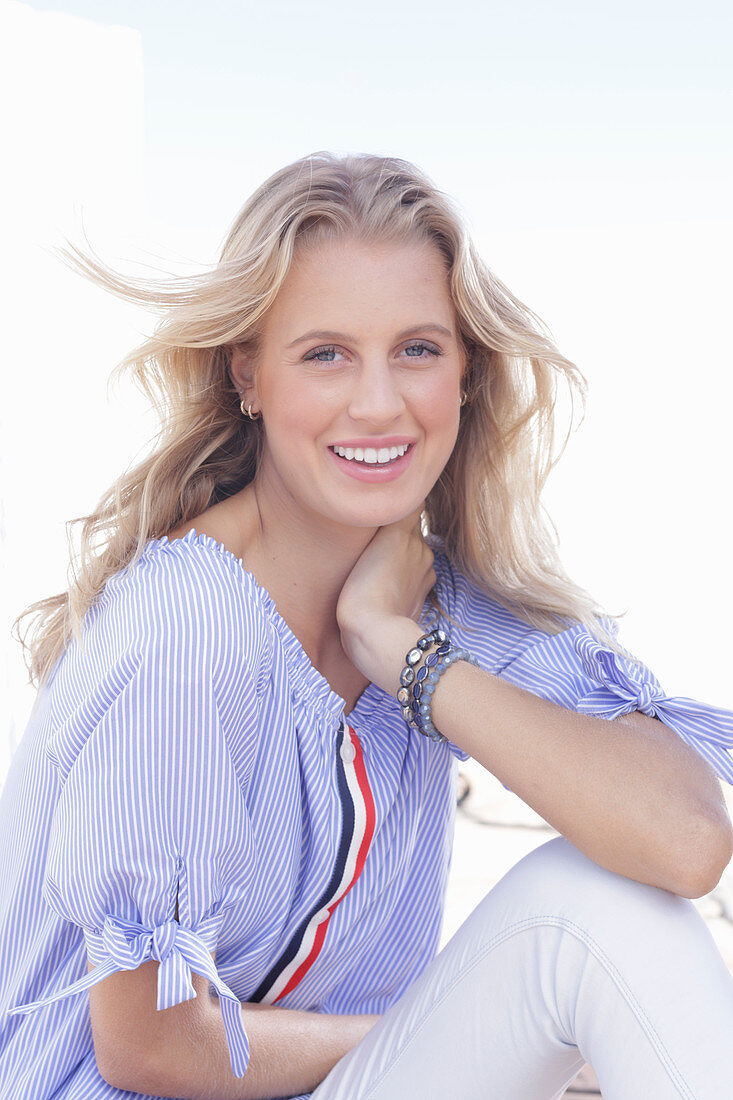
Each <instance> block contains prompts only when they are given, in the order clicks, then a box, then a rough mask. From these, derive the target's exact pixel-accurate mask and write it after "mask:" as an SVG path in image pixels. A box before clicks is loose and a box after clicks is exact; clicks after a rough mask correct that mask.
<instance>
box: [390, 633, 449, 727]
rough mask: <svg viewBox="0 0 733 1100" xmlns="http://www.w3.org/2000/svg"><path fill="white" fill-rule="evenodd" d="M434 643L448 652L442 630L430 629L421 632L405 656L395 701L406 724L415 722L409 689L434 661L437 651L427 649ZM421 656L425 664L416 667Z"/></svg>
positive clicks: (422, 677) (423, 676)
mask: <svg viewBox="0 0 733 1100" xmlns="http://www.w3.org/2000/svg"><path fill="white" fill-rule="evenodd" d="M434 645H435V646H437V647H438V651H439V650H440V649H441V647H442V646H444V647H445V649H444V650H443V652H445V653H447V652H448V649H449V648H450V640H449V638H448V635H447V634H446V633H445V631H444V630H431V631H430V633H428V634H423V636H422V637H421V638H418V640H417V641H416V643H415V645H414V646H413V648H412V649H411V650H410V652H409V653H408V654H407V655H406V657H405V661H406V662H407V663H406V665H405V667H404V668H403V669H402V672H401V674H400V685H401V687H400V690H399V691H398V692H397V701H398V702H399V703H400V705H401V707H402V716H403V718H404V719H405V721H406V722H407V723H408V725H414V724H415V723H414V720H413V710H412V707H411V702H412V698H413V697H412V692H411V690H410V689H411V687H412V685H413V684H415V682H416V681H417V682H420V681H421V680H423V679H424V678H425V676H427V669H429V668H430V667H431V666H432V665H434V664H435V663H436V660H437V651H436V653H428V650H430V649H431V647H432V646H434ZM423 658H425V665H423V666H422V667H420V668H418V667H417V666H418V665H419V664H420V662H421V661H422V659H423ZM423 669H426V671H423ZM418 678H419V679H418Z"/></svg>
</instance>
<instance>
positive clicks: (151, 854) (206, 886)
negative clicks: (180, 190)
mask: <svg viewBox="0 0 733 1100" xmlns="http://www.w3.org/2000/svg"><path fill="white" fill-rule="evenodd" d="M436 550H437V548H436ZM436 572H437V574H438V592H439V596H440V600H441V605H442V607H443V609H444V611H445V616H442V615H441V616H440V617H437V616H436V615H435V614H434V613H430V614H429V613H427V612H426V616H425V620H424V621H425V623H426V625H429V626H433V625H436V624H437V623H440V625H442V626H443V627H444V628H445V629H447V630H448V631H449V633H450V634H451V637H452V638H453V639H454V640H455V641H456V642H457V644H459V645H462V646H465V647H466V648H468V649H470V650H471V651H472V652H473V653H475V654H476V656H477V658H478V660H479V662H480V663H481V664H482V666H483V667H484V668H486V669H487V670H489V671H490V672H493V673H495V674H497V675H499V676H501V677H503V678H505V679H507V680H509V681H511V682H512V683H515V684H518V685H519V686H521V687H524V688H526V689H527V690H529V691H532V692H534V693H536V694H538V695H542V696H544V697H545V698H548V699H552V700H553V701H554V702H557V703H559V704H561V705H563V706H566V707H569V708H572V709H576V710H580V711H582V712H584V713H589V714H598V715H601V716H603V717H606V718H613V717H616V716H617V715H619V714H623V713H626V712H628V711H630V710H633V709H641V710H644V711H645V713H649V714H656V715H658V716H659V717H660V718H661V719H662V721H664V722H665V723H667V724H668V725H669V726H671V727H672V728H673V729H675V730H676V731H677V732H678V733H679V734H680V736H682V737H683V738H684V739H685V740H686V741H687V742H688V743H690V744H692V745H694V746H695V748H697V749H698V751H700V752H701V753H702V754H703V755H704V756H705V757H706V758H707V759H708V760H709V761H710V762H711V763H712V764H713V766H714V767H715V768H716V770H717V772H718V774H719V775H721V776H722V777H723V778H725V779H727V780H728V781H729V782H733V762H732V760H731V756H730V751H729V750H730V749H731V747H732V746H733V712H730V711H723V710H721V709H719V708H714V707H711V706H708V705H706V704H703V703H698V702H695V701H693V700H690V699H685V698H675V699H669V698H667V697H666V696H665V695H664V693H663V691H662V689H661V686H660V685H659V683H658V681H657V680H656V679H655V677H654V676H653V675H652V673H651V672H650V671H649V670H648V669H647V668H645V666H643V665H641V664H639V663H638V662H636V661H635V660H634V658H633V657H632V656H631V655H630V654H629V655H628V658H626V657H619V656H617V655H616V654H613V653H612V652H611V651H610V650H608V649H607V648H606V647H604V646H602V645H601V644H599V643H598V642H597V641H596V640H595V639H594V638H592V637H591V635H589V634H588V632H587V631H585V630H584V629H583V628H580V627H578V626H577V625H576V626H574V627H572V628H570V629H568V630H566V631H564V632H563V633H561V634H558V635H555V636H550V635H548V634H547V633H545V632H543V631H539V630H535V629H533V628H532V627H531V626H529V625H528V624H526V623H523V622H521V621H520V620H518V619H517V618H516V617H515V616H513V615H512V614H511V613H510V612H508V611H507V610H506V609H504V608H503V607H501V606H500V605H499V604H497V603H496V602H495V601H493V600H491V599H490V598H489V597H487V596H485V595H483V594H482V593H480V592H479V591H478V590H477V589H476V588H475V587H473V585H471V584H470V583H469V582H468V581H467V580H466V578H465V577H464V576H462V575H461V574H460V573H459V572H458V571H457V570H455V569H454V568H453V567H452V566H451V565H450V563H449V562H448V561H447V559H446V558H445V556H444V555H443V554H442V553H441V552H440V551H439V550H437V552H436ZM456 620H458V623H459V624H460V625H456ZM607 625H609V624H607ZM457 759H466V754H465V753H463V752H462V751H461V750H460V749H458V748H457V747H456V746H455V745H452V744H451V743H450V742H447V743H442V744H436V743H434V742H431V741H428V740H427V739H426V738H423V737H422V736H420V735H419V734H416V733H415V732H414V731H410V730H408V728H407V727H406V726H405V724H404V722H403V721H402V719H401V716H400V711H399V707H398V704H397V702H396V700H394V699H392V698H391V697H390V696H387V695H386V694H385V693H384V692H383V691H382V690H381V689H379V688H377V687H376V686H375V685H370V686H369V687H368V688H367V689H366V691H365V692H364V694H363V695H362V696H361V698H360V699H359V701H358V702H357V704H356V706H355V708H354V710H353V711H352V712H351V713H350V714H349V715H344V704H343V700H342V699H340V698H339V697H338V696H337V695H336V694H335V692H333V691H332V690H331V688H330V686H329V685H328V683H327V682H326V681H325V680H324V679H323V677H322V676H321V675H320V673H318V672H317V670H316V669H315V668H313V666H312V665H311V663H310V661H309V660H308V657H307V656H306V654H305V652H304V651H303V649H302V647H301V645H300V643H299V642H298V640H297V639H296V638H295V636H294V635H293V634H292V632H291V631H290V629H289V628H288V626H287V625H286V624H285V622H284V621H283V620H282V618H281V617H280V616H279V615H278V613H277V610H276V608H275V605H274V603H273V601H272V599H271V598H270V597H269V595H268V594H267V593H266V592H265V591H264V590H263V589H262V588H260V587H259V586H258V585H257V583H256V581H255V580H254V578H253V577H252V576H251V574H249V573H247V572H246V570H245V569H244V567H243V565H242V562H241V561H240V560H239V559H238V558H236V557H235V556H234V555H233V554H231V553H230V552H229V551H228V550H226V549H225V547H224V546H223V545H222V544H220V543H219V542H217V541H215V540H214V539H212V538H210V537H209V536H208V535H204V534H197V533H196V531H195V530H194V529H192V530H191V531H189V533H188V534H187V535H186V536H185V537H184V538H183V539H175V540H173V541H170V540H169V539H168V538H167V537H166V536H164V537H163V538H160V539H154V540H151V541H150V542H149V543H148V545H147V546H146V548H145V551H144V553H143V555H142V557H141V558H140V560H139V561H138V562H137V564H136V565H135V566H134V567H133V568H131V569H129V568H128V569H126V570H123V571H121V572H120V573H118V574H117V575H116V576H114V577H112V578H111V579H110V580H109V581H108V583H107V585H106V588H105V591H104V593H103V594H102V596H101V598H100V600H99V601H98V603H97V604H96V605H95V607H94V608H93V609H92V610H91V611H90V612H89V614H88V617H87V620H86V632H85V639H84V644H83V646H80V645H79V644H78V643H77V642H76V641H73V642H72V643H71V645H70V646H69V647H68V649H67V650H66V652H65V653H64V654H63V656H62V658H61V660H60V661H59V663H58V664H57V666H56V668H55V670H54V675H53V678H52V680H51V682H50V684H49V685H48V686H47V688H46V689H45V690H44V691H43V692H41V693H39V696H38V697H37V700H36V705H35V707H34V711H33V714H32V715H31V719H30V722H29V725H28V728H27V730H26V732H25V735H24V737H23V739H22V741H21V744H20V746H19V748H18V750H17V752H16V754H15V756H14V758H13V762H12V764H11V768H10V772H9V773H8V777H7V779H6V782H5V786H4V789H3V792H2V798H1V799H0V827H1V828H2V837H3V844H2V846H0V1096H2V1097H3V1100H27V1098H29V1097H33V1098H34V1100H51V1097H53V1098H54V1100H91V1098H108V1100H112V1098H117V1100H119V1098H121V1097H132V1096H133V1095H135V1094H132V1093H126V1092H122V1091H121V1090H118V1089H115V1088H112V1087H111V1086H110V1085H108V1084H107V1083H106V1082H105V1081H104V1080H103V1079H102V1077H101V1076H100V1075H99V1073H98V1071H97V1067H96V1062H95V1059H94V1049H93V1044H92V1035H91V1028H90V1023H89V1007H88V995H87V993H86V990H87V989H88V988H89V987H90V986H91V985H92V984H94V983H95V982H97V981H100V980H102V979H103V978H104V977H105V976H107V975H109V974H111V973H114V972H115V971H117V970H122V969H132V968H135V967H137V966H139V965H140V963H142V962H144V961H146V960H149V959H155V960H158V961H159V962H160V966H159V968H158V999H157V1007H158V1008H159V1009H162V1008H166V1007H169V1006H172V1005H175V1004H178V1003H180V1002H181V1001H185V1000H187V999H190V998H191V997H193V996H195V992H194V988H193V985H192V982H191V974H192V973H197V974H203V975H205V976H206V977H208V979H209V982H210V983H211V987H213V990H215V992H216V993H217V994H218V997H219V1001H220V1006H221V1010H222V1015H223V1020H224V1026H225V1029H226V1034H227V1039H228V1043H229V1051H230V1061H231V1067H232V1071H233V1072H234V1073H235V1074H237V1075H238V1076H241V1075H242V1074H243V1073H244V1072H245V1071H246V1067H247V1063H248V1059H249V1043H248V1039H247V1034H246V1028H245V1024H244V1020H245V1019H246V1009H245V1011H244V1013H242V1011H241V1009H240V1004H239V1002H246V1001H259V1002H261V1003H267V1004H278V1005H281V1006H284V1007H289V1008H298V1009H307V1010H310V1011H317V1012H328V1013H363V1012H373V1013H381V1012H384V1011H385V1010H386V1009H387V1008H388V1007H389V1005H391V1004H392V1003H393V1002H394V1001H395V1000H396V999H397V998H398V997H399V996H400V995H401V993H402V992H403V991H404V990H405V989H406V988H407V986H408V985H409V984H410V983H411V982H412V981H413V980H414V979H415V978H416V977H417V976H418V974H420V972H421V971H422V970H423V968H424V967H425V965H426V963H427V962H428V961H429V960H430V959H431V958H432V957H433V955H434V954H435V951H436V949H437V945H438V942H439V937H440V926H441V920H442V912H443V903H444V897H445V887H446V881H447V874H448V868H449V862H450V854H451V846H452V838H453V825H454V809H455V780H456V772H457ZM176 905H178V920H175V913H176ZM214 954H215V958H214V957H213V956H214ZM87 957H88V958H89V959H90V961H91V962H92V964H93V965H94V966H95V969H94V970H93V971H91V972H90V973H88V974H87V970H86V960H87Z"/></svg>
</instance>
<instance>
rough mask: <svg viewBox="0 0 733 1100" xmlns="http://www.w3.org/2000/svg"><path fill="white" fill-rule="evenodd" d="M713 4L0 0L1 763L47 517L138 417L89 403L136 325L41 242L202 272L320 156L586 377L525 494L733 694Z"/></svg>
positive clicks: (725, 177)
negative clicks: (441, 236)
mask: <svg viewBox="0 0 733 1100" xmlns="http://www.w3.org/2000/svg"><path fill="white" fill-rule="evenodd" d="M732 24H733V20H732V17H731V14H730V6H729V4H727V3H711V2H706V0H702V2H701V3H699V4H697V5H696V6H695V9H694V12H693V9H692V7H691V6H690V5H688V4H681V3H678V2H675V0H668V2H665V3H655V2H651V0H636V2H634V3H631V2H628V0H617V2H615V3H614V4H610V3H608V4H606V3H593V4H588V3H587V2H585V0H583V2H581V0H570V2H565V3H563V2H557V3H552V4H550V3H539V2H531V0H507V2H491V0H488V2H486V3H483V4H480V5H479V4H476V3H472V2H467V0H453V2H451V3H450V4H448V3H444V2H442V3H436V2H435V0H390V2H389V3H387V2H386V0H371V2H370V3H369V4H368V5H358V6H357V5H353V6H349V5H345V4H344V3H343V2H342V0H313V2H309V3H308V4H296V3H283V2H278V0H274V2H272V3H268V4H265V3H262V2H261V3H258V4H253V3H237V2H234V0H232V2H228V3H227V2H223V0H209V2H207V3H206V4H203V3H202V4H198V5H182V4H179V3H176V2H174V0H156V2H155V3H152V4H151V3H148V2H146V0H108V2H106V3H99V2H98V0H88V2H83V0H68V2H66V3H64V2H59V3H40V2H39V3H36V4H33V5H29V4H24V3H16V2H4V3H0V38H2V40H3V42H4V45H3V56H2V57H0V70H1V71H2V81H3V85H2V88H1V89H0V90H1V91H2V102H3V104H4V106H5V111H4V118H3V131H2V148H3V153H4V162H5V165H6V168H5V170H4V173H3V176H4V179H3V183H2V188H3V202H2V204H1V208H2V211H3V242H4V243H3V255H4V260H5V263H4V271H3V276H4V279H3V282H4V295H3V299H4V304H5V306H6V322H5V339H4V341H3V343H4V352H5V356H4V363H3V367H2V399H1V401H0V432H1V435H0V507H1V509H2V511H1V512H0V536H1V541H0V555H1V557H0V566H1V567H2V591H1V592H0V613H1V614H2V621H1V623H0V626H1V628H2V638H1V640H0V660H2V662H3V664H2V667H0V691H2V692H3V698H2V716H1V718H0V721H2V724H3V728H2V729H0V778H2V775H4V772H5V767H6V763H7V760H8V759H9V756H10V754H11V752H12V749H13V747H14V745H15V744H17V741H18V739H19V738H20V736H21V735H22V732H23V729H24V727H25V722H26V719H27V713H28V710H29V708H30V705H31V703H32V700H33V692H32V691H31V690H30V689H29V688H27V687H26V686H25V684H24V681H25V670H24V666H23V663H22V659H21V653H20V646H19V645H18V643H17V642H16V641H14V640H11V638H10V624H11V622H12V620H13V619H14V618H15V616H16V615H17V614H19V612H20V611H22V610H23V609H24V608H25V607H26V606H27V605H28V604H29V603H31V602H32V601H34V600H37V599H40V598H42V597H44V596H48V595H51V594H53V593H57V592H60V591H62V590H63V589H64V588H65V587H66V571H67V566H68V554H67V547H66V534H65V527H64V525H65V523H66V522H67V521H68V520H70V519H71V518H73V517H76V516H82V515H85V514H86V513H88V512H89V511H90V510H91V509H92V508H94V506H95V504H96V502H97V500H98V498H99V497H100V495H101V494H102V492H103V491H104V490H105V489H106V488H107V487H108V485H109V484H110V483H111V482H112V481H113V479H114V478H115V477H116V476H117V475H118V474H119V473H120V472H121V471H122V470H123V469H124V468H125V467H126V466H128V465H129V464H131V463H132V462H133V460H134V458H135V456H136V455H137V454H138V452H139V451H140V450H141V449H142V447H143V446H144V445H145V443H146V441H147V440H148V438H149V435H150V433H151V432H152V430H153V420H152V417H151V416H149V415H148V414H147V413H146V411H145V407H144V403H143V400H142V398H141V397H139V396H138V395H137V393H136V391H134V390H133V389H132V386H131V384H129V383H128V385H127V388H124V387H123V388H122V389H118V390H115V391H112V393H111V394H110V395H109V398H108V396H107V393H106V380H107V377H108V375H109V373H110V371H111V370H112V368H113V367H114V365H115V363H116V362H117V361H118V359H119V358H120V357H121V355H122V354H123V353H124V351H126V350H127V349H128V348H129V347H130V346H132V345H133V344H134V343H136V342H137V341H138V340H139V338H140V335H141V334H142V333H143V332H144V331H145V330H146V328H147V327H148V325H149V323H150V322H149V319H148V318H147V317H146V316H144V315H141V314H140V313H139V312H138V311H136V310H133V309H131V308H130V307H128V306H126V305H124V304H122V303H120V302H117V301H115V300H113V299H111V298H108V297H106V296H105V295H103V294H102V293H101V292H99V291H98V290H96V289H95V288H93V287H91V286H88V285H86V284H84V283H83V282H82V281H80V280H79V279H77V278H76V277H74V276H72V275H70V274H69V273H68V272H67V271H66V270H65V269H64V268H63V267H62V266H61V265H60V264H59V263H58V261H56V260H55V259H53V257H52V255H51V253H50V251H49V248H50V246H52V245H54V244H59V243H60V242H61V239H62V236H63V235H68V236H69V237H70V238H71V239H72V240H75V241H77V242H80V243H83V233H84V232H86V233H87V235H88V237H89V241H90V243H91V244H92V245H93V246H94V247H95V249H97V250H98V251H99V252H100V253H101V254H102V255H103V256H104V257H105V258H106V259H107V260H109V261H110V262H111V263H113V264H115V263H117V264H120V265H123V266H124V267H125V268H126V269H127V270H131V269H133V268H138V269H139V265H140V264H150V265H152V266H153V267H154V268H155V269H157V270H159V271H183V270H187V271H190V270H194V269H196V268H198V267H199V266H200V265H203V264H206V263H209V262H211V261H213V260H214V258H215V256H216V253H217V249H218V247H219V245H220V243H221V241H222V239H223V237H224V235H225V232H226V229H227V227H228V225H229V223H230V222H231V221H232V219H233V217H234V215H235V213H236V211H237V209H238V208H239V206H240V205H241V204H242V202H243V201H244V200H245V198H246V197H247V196H248V195H249V193H250V192H251V191H252V190H253V188H254V187H255V186H257V185H258V184H259V183H260V182H261V181H262V180H263V179H264V178H265V177H266V176H268V175H269V174H270V173H271V172H273V171H275V170H276V169H277V168H279V167H281V166H282V165H284V164H286V163H288V162H290V161H292V160H294V159H296V158H297V157H300V156H302V155H304V154H307V153H309V152H313V151H315V150H319V149H329V150H333V151H336V152H376V153H380V154H391V155H397V156H401V157H405V158H407V159H408V160H413V161H415V162H416V163H418V164H419V165H420V166H421V167H423V168H424V169H425V170H426V171H427V172H428V173H429V174H430V175H431V176H432V177H433V179H434V180H435V181H436V182H437V183H438V185H439V186H440V187H441V188H442V189H443V190H445V191H447V192H449V193H450V194H452V195H453V196H454V197H455V198H456V199H457V200H458V202H459V203H460V205H461V207H462V209H463V210H464V211H465V213H466V216H467V218H468V220H469V223H470V225H471V227H472V230H473V232H474V235H475V238H476V241H477V243H478V246H479V248H480V250H481V252H482V254H483V255H484V257H485V258H486V260H487V262H488V263H489V265H490V266H491V267H492V269H493V270H494V271H495V272H496V274H497V275H498V276H499V277H500V278H501V279H503V280H504V281H505V282H506V283H507V284H508V285H509V286H510V287H511V288H512V289H513V290H514V292H515V293H516V294H518V296H519V297H520V298H522V299H523V300H524V301H525V302H527V304H529V305H530V306H531V307H532V308H533V309H535V310H536V311H537V312H538V313H539V314H540V315H541V316H542V317H543V318H544V320H545V321H546V322H547V323H548V324H549V326H550V328H551V329H552V331H553V333H554V335H555V337H556V339H557V341H558V343H559V345H560V348H561V349H562V350H563V351H564V352H565V354H566V355H568V356H569V357H570V358H571V359H574V360H575V362H577V363H578V365H579V366H580V368H581V370H582V371H583V372H584V374H585V375H586V377H587V378H588V381H589V385H590V393H589V399H588V411H587V415H586V418H585V421H584V422H583V424H582V425H581V427H580V428H579V430H578V431H577V433H576V434H574V435H573V436H572V438H571V441H570V443H569V445H568V448H567V450H566V452H565V456H564V457H563V459H562V460H561V462H560V464H559V466H558V467H557V468H556V470H555V471H554V472H553V474H552V475H551V478H550V482H549V484H548V487H547V491H546V498H545V499H546V505H547V508H548V510H549V512H550V514H551V516H552V517H553V519H554V521H555V523H556V525H557V527H558V530H559V533H560V538H561V552H562V555H563V558H564V561H565V563H566V566H567V568H568V569H569V571H570V572H571V573H572V574H573V575H574V576H575V578H576V579H577V580H578V581H579V582H580V583H581V584H583V585H584V586H585V587H586V588H588V589H589V590H590V591H591V592H593V594H594V595H595V596H596V598H597V599H598V600H599V602H600V603H601V604H602V605H603V606H605V607H606V608H607V610H609V611H612V612H620V611H623V610H628V614H627V616H626V618H625V619H624V621H623V624H622V627H621V640H622V641H623V642H624V643H625V644H626V645H627V646H628V648H630V649H631V650H632V651H633V652H635V653H637V655H638V656H640V657H642V658H643V659H644V660H645V661H646V662H647V663H648V664H649V665H650V666H651V667H652V668H653V669H654V671H655V672H656V674H657V675H658V676H659V678H660V679H661V681H662V684H663V686H664V687H665V689H666V690H667V691H668V692H669V693H670V694H680V695H690V696H692V697H695V698H700V699H705V700H707V701H709V702H712V703H716V704H718V705H721V706H728V707H733V678H732V676H731V671H730V669H731V657H732V656H733V646H732V645H731V626H730V624H731V614H732V613H733V586H732V584H731V564H730V562H731V550H730V547H731V543H730V529H731V522H730V512H731V505H730V489H729V484H730V477H731V467H732V465H733V464H732V463H731V458H730V417H731V413H730V409H731V399H732V397H733V382H732V381H731V375H732V371H731V367H732V365H733V362H732V361H733V356H732V354H731V343H730V340H729V331H728V330H729V316H730V301H731V292H732V291H733V277H732V276H731V265H730V259H729V257H730V255H731V247H732V246H733V219H732V218H731V213H730V195H731V184H732V183H733V178H732V177H733V171H732V167H733V145H732V142H731V138H732V136H733V134H732V130H733V123H732V121H731V120H732V119H733V113H732V112H731V98H732V88H731V75H730V72H731V67H730V57H731V56H732V54H733V25H732ZM8 166H10V168H9V167H8ZM192 265H193V266H192Z"/></svg>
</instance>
